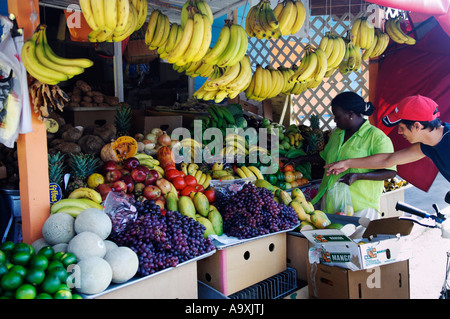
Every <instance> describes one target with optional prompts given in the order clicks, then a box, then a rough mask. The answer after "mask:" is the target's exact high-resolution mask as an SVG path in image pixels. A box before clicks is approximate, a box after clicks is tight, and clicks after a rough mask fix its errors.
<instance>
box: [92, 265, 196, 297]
mask: <svg viewBox="0 0 450 319" xmlns="http://www.w3.org/2000/svg"><path fill="white" fill-rule="evenodd" d="M117 286H118V288H117V289H110V288H108V290H106V291H104V292H103V293H100V294H97V295H95V296H90V297H91V298H93V299H197V297H198V290H197V262H196V261H193V262H189V263H186V264H184V265H181V266H178V267H175V268H170V269H167V270H163V271H161V273H159V274H156V273H155V274H154V275H150V276H147V277H144V278H139V279H138V280H135V281H134V282H130V283H126V284H122V285H117ZM87 298H89V296H87Z"/></svg>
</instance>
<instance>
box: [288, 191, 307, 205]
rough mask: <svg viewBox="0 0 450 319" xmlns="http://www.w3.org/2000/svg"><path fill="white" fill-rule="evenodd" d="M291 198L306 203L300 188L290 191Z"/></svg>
mask: <svg viewBox="0 0 450 319" xmlns="http://www.w3.org/2000/svg"><path fill="white" fill-rule="evenodd" d="M291 195H292V198H293V199H297V200H303V201H305V202H306V198H305V194H303V192H302V190H301V189H300V188H294V189H293V190H292V193H291Z"/></svg>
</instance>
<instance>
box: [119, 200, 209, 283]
mask: <svg viewBox="0 0 450 319" xmlns="http://www.w3.org/2000/svg"><path fill="white" fill-rule="evenodd" d="M135 205H136V208H137V212H138V218H137V220H136V221H135V222H133V223H130V224H129V225H128V226H127V228H126V229H125V230H124V231H122V232H121V233H120V234H118V235H117V236H115V237H113V238H111V240H113V241H114V242H115V243H116V244H118V245H119V246H128V247H129V248H130V249H132V250H133V251H134V252H136V254H137V255H138V258H139V269H138V275H140V276H148V275H150V274H153V273H155V272H157V271H160V270H163V269H166V268H169V267H175V266H177V265H178V264H180V263H183V262H185V261H187V260H190V259H192V258H195V257H198V256H201V255H203V254H205V253H208V252H210V251H212V250H214V249H215V247H214V244H213V242H212V240H210V239H207V238H204V236H203V233H204V231H205V226H203V225H202V224H200V223H199V222H197V221H196V220H194V219H192V218H190V217H187V216H183V215H181V214H180V213H179V212H176V211H167V212H166V213H165V215H162V214H161V213H160V208H159V206H158V205H156V204H155V203H154V202H153V201H151V200H147V201H145V202H143V203H136V204H135Z"/></svg>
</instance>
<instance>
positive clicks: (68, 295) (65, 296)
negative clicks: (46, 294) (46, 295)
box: [53, 289, 72, 299]
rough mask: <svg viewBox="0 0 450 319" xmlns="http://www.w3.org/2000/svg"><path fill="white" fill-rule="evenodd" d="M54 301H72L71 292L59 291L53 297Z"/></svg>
mask: <svg viewBox="0 0 450 319" xmlns="http://www.w3.org/2000/svg"><path fill="white" fill-rule="evenodd" d="M53 298H55V299H72V292H71V291H70V290H66V289H61V290H58V291H57V292H55V294H54V295H53Z"/></svg>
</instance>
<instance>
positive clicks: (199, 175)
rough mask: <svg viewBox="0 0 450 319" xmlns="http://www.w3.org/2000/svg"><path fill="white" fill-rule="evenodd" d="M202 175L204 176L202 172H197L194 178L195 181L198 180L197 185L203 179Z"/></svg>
mask: <svg viewBox="0 0 450 319" xmlns="http://www.w3.org/2000/svg"><path fill="white" fill-rule="evenodd" d="M202 174H203V172H202V171H201V170H197V171H196V172H195V175H194V177H195V179H196V180H197V183H198V181H199V180H200V178H201V177H202Z"/></svg>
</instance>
